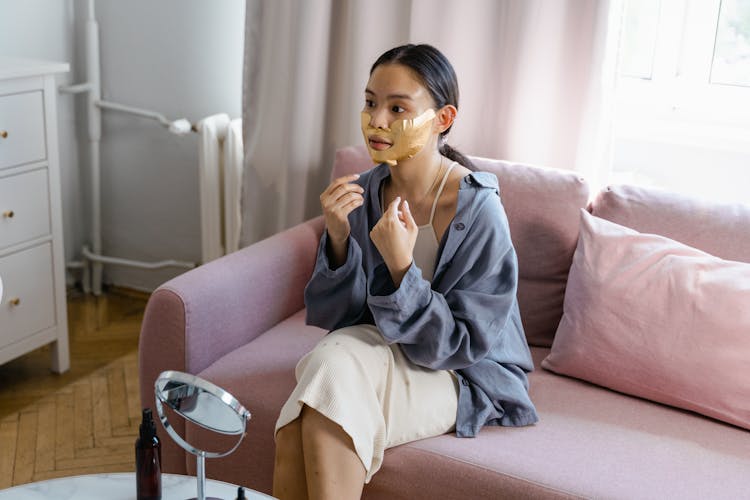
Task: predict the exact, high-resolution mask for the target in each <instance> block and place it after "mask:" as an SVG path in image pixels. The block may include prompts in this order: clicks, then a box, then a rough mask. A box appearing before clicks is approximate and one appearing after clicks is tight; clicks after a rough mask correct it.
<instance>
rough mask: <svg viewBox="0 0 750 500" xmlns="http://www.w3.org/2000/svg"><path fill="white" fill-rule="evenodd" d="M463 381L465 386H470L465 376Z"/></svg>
mask: <svg viewBox="0 0 750 500" xmlns="http://www.w3.org/2000/svg"><path fill="white" fill-rule="evenodd" d="M461 383H462V384H463V385H465V386H468V385H469V381H468V380H467V379H465V378H462V379H461Z"/></svg>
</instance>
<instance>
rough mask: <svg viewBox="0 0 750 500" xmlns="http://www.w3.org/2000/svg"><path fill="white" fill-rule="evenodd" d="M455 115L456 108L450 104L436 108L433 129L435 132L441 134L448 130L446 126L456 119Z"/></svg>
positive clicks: (456, 112)
mask: <svg viewBox="0 0 750 500" xmlns="http://www.w3.org/2000/svg"><path fill="white" fill-rule="evenodd" d="M457 115H458V109H456V107H455V106H454V105H452V104H446V105H445V106H443V107H442V108H440V109H439V110H437V113H436V116H435V130H436V131H437V133H438V134H442V133H443V132H445V131H446V130H448V128H449V127H450V126H451V125H453V122H454V121H456V116H457Z"/></svg>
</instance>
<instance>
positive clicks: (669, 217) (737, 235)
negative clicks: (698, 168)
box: [591, 185, 750, 262]
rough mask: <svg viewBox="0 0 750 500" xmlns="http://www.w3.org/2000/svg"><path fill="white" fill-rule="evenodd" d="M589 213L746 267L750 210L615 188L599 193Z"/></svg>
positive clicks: (640, 189)
mask: <svg viewBox="0 0 750 500" xmlns="http://www.w3.org/2000/svg"><path fill="white" fill-rule="evenodd" d="M591 213H593V214H594V215H596V216H597V217H601V218H602V219H607V220H610V221H612V222H615V223H617V224H620V225H623V226H627V227H629V228H632V229H635V230H636V231H639V232H641V233H655V234H660V235H662V236H666V237H667V238H671V239H673V240H677V241H679V242H681V243H684V244H686V245H689V246H691V247H694V248H697V249H699V250H703V251H704V252H708V253H710V254H711V255H715V256H717V257H721V258H722V259H727V260H738V261H740V262H750V230H748V228H750V205H744V204H741V203H717V202H711V201H706V200H701V199H698V198H695V197H691V196H686V195H683V194H677V193H671V192H668V191H662V190H659V189H654V188H645V187H636V186H627V185H619V186H610V187H608V188H607V189H604V190H602V191H601V192H599V193H597V195H596V198H595V199H594V201H593V203H592V205H591Z"/></svg>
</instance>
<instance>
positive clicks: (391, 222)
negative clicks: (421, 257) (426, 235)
mask: <svg viewBox="0 0 750 500" xmlns="http://www.w3.org/2000/svg"><path fill="white" fill-rule="evenodd" d="M399 209H400V210H399ZM418 232H419V228H418V226H417V223H416V222H414V217H412V215H411V211H410V210H409V203H408V202H407V201H406V200H404V202H403V203H401V197H400V196H398V197H396V199H395V200H393V201H392V202H391V204H390V205H388V209H387V210H386V211H385V213H384V214H383V217H381V218H380V220H379V221H378V223H377V224H375V227H373V228H372V231H370V239H371V240H372V242H373V243H374V244H375V247H377V249H378V251H379V252H380V255H382V256H383V260H384V261H385V265H386V266H388V270H389V271H390V273H391V279H393V283H394V284H395V285H396V287H398V286H400V285H401V280H402V279H403V277H404V275H405V274H406V271H408V269H409V266H411V262H412V260H413V258H414V257H413V254H414V244H415V243H416V241H417V233H418Z"/></svg>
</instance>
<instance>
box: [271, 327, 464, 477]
mask: <svg viewBox="0 0 750 500" xmlns="http://www.w3.org/2000/svg"><path fill="white" fill-rule="evenodd" d="M295 375H296V377H297V387H295V388H294V390H293V391H292V394H291V396H289V399H288V400H287V402H286V403H285V404H284V406H283V407H282V408H281V413H280V415H279V419H278V420H277V422H276V432H278V430H279V429H280V428H281V427H283V426H285V425H287V424H288V423H290V422H292V421H293V420H295V419H296V418H297V417H299V415H300V412H301V410H302V407H303V405H307V406H309V407H311V408H313V409H315V410H317V411H318V412H320V413H322V414H323V415H325V416H326V417H327V418H329V419H330V420H333V421H334V422H336V423H337V424H339V425H340V426H341V427H342V428H343V429H344V431H345V432H346V433H347V434H348V435H349V436H351V438H352V442H353V443H354V448H355V450H356V452H357V454H358V455H359V458H360V459H361V460H362V464H363V465H364V467H365V469H366V470H367V477H366V479H365V482H366V483H369V482H370V479H371V478H372V476H373V474H375V473H376V472H377V471H378V469H380V465H381V464H382V462H383V452H384V451H385V449H387V448H390V447H393V446H397V445H399V444H403V443H407V442H409V441H414V440H417V439H422V438H426V437H431V436H437V435H440V434H445V433H446V432H450V431H452V430H454V429H455V424H456V408H457V404H458V384H457V381H456V377H455V376H454V375H453V373H451V372H449V371H444V370H430V369H427V368H422V367H420V366H417V365H415V364H414V363H412V362H411V361H409V360H408V359H407V358H406V357H405V356H404V354H403V353H402V352H401V348H400V347H399V346H398V345H397V344H393V345H388V344H386V342H385V340H383V337H382V335H381V334H380V332H379V331H378V329H377V328H376V327H375V326H373V325H356V326H351V327H347V328H342V329H340V330H336V331H333V332H331V333H329V334H328V335H326V336H325V337H324V338H323V339H322V340H321V341H320V342H319V343H318V345H317V346H316V347H315V348H314V349H313V350H312V351H310V352H309V353H308V354H306V355H305V356H304V357H303V358H302V359H301V360H300V361H299V363H298V364H297V368H296V370H295Z"/></svg>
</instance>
